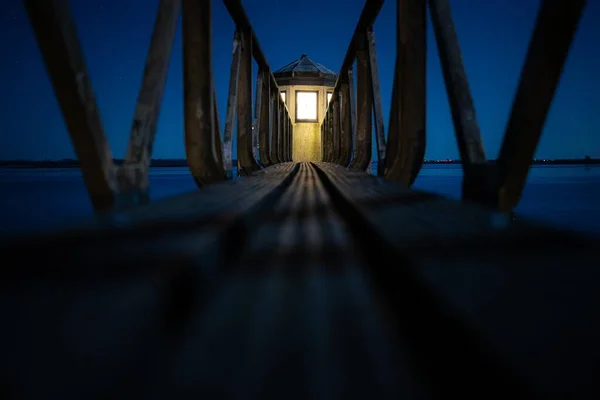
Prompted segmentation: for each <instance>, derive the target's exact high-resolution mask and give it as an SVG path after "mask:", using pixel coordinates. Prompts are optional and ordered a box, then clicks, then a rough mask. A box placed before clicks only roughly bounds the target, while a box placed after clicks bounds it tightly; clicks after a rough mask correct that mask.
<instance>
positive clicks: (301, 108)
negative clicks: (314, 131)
mask: <svg viewBox="0 0 600 400" xmlns="http://www.w3.org/2000/svg"><path fill="white" fill-rule="evenodd" d="M317 99H318V92H307V91H296V121H317V104H318V103H317Z"/></svg>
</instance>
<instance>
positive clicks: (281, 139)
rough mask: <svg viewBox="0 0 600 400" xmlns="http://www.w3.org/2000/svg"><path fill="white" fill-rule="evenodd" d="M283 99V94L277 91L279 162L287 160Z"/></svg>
mask: <svg viewBox="0 0 600 400" xmlns="http://www.w3.org/2000/svg"><path fill="white" fill-rule="evenodd" d="M283 107H284V106H283V100H282V99H281V94H280V93H279V92H278V93H277V159H278V160H279V162H285V156H284V154H283V146H284V140H285V139H284V137H283V115H284V114H283V113H284V108H283Z"/></svg>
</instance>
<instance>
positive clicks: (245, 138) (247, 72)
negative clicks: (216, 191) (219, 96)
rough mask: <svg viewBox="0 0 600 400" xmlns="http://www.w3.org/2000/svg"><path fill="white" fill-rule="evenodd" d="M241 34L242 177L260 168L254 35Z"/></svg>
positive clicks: (239, 155)
mask: <svg viewBox="0 0 600 400" xmlns="http://www.w3.org/2000/svg"><path fill="white" fill-rule="evenodd" d="M238 31H240V32H241V43H242V48H241V56H240V57H241V60H240V75H239V83H238V98H237V100H238V101H237V159H238V168H239V169H238V172H239V174H240V175H250V174H252V172H254V171H258V170H259V169H260V166H259V165H258V163H257V162H256V159H255V158H254V155H253V152H252V144H253V143H252V35H251V30H249V29H245V30H242V29H239V28H238Z"/></svg>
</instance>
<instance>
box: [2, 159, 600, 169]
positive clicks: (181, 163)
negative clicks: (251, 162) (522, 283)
mask: <svg viewBox="0 0 600 400" xmlns="http://www.w3.org/2000/svg"><path fill="white" fill-rule="evenodd" d="M114 161H115V164H116V165H121V164H123V160H114ZM492 161H493V160H492ZM461 163H462V162H461V161H460V160H426V161H425V162H424V164H435V165H450V164H461ZM236 164H237V160H233V165H236ZM532 164H534V165H598V164H600V158H580V159H560V160H533V162H532ZM150 166H151V167H153V168H176V167H179V168H181V167H187V166H188V164H187V160H180V159H173V160H170V159H162V160H160V159H159V160H152V162H151V164H150ZM0 167H2V168H23V169H31V168H40V169H41V168H79V161H77V160H74V159H65V160H45V161H31V160H5V161H1V160H0Z"/></svg>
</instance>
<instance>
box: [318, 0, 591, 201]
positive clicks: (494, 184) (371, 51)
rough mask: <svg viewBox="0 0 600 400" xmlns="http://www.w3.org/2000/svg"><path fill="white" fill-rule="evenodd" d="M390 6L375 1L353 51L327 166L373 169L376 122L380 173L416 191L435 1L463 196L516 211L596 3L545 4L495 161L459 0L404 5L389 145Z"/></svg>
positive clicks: (335, 106) (334, 104) (329, 116)
mask: <svg viewBox="0 0 600 400" xmlns="http://www.w3.org/2000/svg"><path fill="white" fill-rule="evenodd" d="M383 3H384V1H383V0H367V1H366V3H365V6H364V9H363V11H362V14H361V16H360V19H359V22H358V24H357V26H356V30H355V32H354V34H353V36H352V39H351V41H350V45H349V46H348V51H347V53H346V57H345V58H344V62H343V64H342V67H341V70H340V73H339V78H338V82H337V83H336V85H335V90H334V92H333V95H332V100H331V102H330V104H329V107H328V110H327V112H326V115H325V118H324V120H323V125H322V150H323V151H322V154H323V161H327V162H334V163H337V164H340V165H343V166H349V167H350V168H356V169H360V170H366V169H367V167H368V166H369V163H370V161H371V157H372V155H371V147H372V128H373V127H372V121H374V122H375V126H374V128H375V129H374V133H375V134H374V136H375V140H376V149H377V152H376V153H377V154H376V157H375V158H376V160H377V162H378V175H379V176H383V177H385V178H387V179H391V180H395V181H399V182H402V183H403V184H405V185H408V186H410V185H412V183H413V182H414V180H415V178H416V177H417V175H418V173H419V171H420V169H421V166H422V164H423V161H424V156H425V147H426V128H425V121H426V102H425V93H426V79H425V75H426V7H427V5H429V10H430V15H431V22H432V24H433V31H434V34H435V39H436V42H437V48H438V53H439V59H440V62H441V66H442V73H443V76H444V82H445V86H446V91H447V94H448V102H449V104H450V110H451V113H452V121H453V124H454V131H455V135H456V141H457V145H458V150H459V154H460V158H461V160H462V168H463V172H464V178H463V189H462V193H463V194H462V196H463V199H465V200H470V201H475V202H479V203H482V204H486V205H488V206H492V207H494V208H498V209H500V210H502V211H510V210H512V209H513V208H514V207H515V206H516V205H517V204H518V202H519V200H520V197H521V193H522V191H523V187H524V186H525V181H526V179H527V174H528V172H529V167H530V165H531V161H532V159H533V158H534V155H535V150H536V148H537V144H538V142H539V140H540V136H541V133H542V129H543V126H544V123H545V120H546V116H547V113H548V110H549V108H550V104H551V102H552V98H553V96H554V92H555V89H556V86H557V84H558V82H559V79H560V76H561V73H562V68H563V65H564V62H565V60H566V58H567V55H568V52H569V47H570V44H571V41H572V39H573V35H574V33H575V31H576V28H577V25H578V23H579V19H580V17H581V15H582V12H583V9H584V6H585V3H586V1H585V0H575V1H559V0H543V1H542V4H541V7H540V10H539V12H538V15H537V21H536V24H535V29H534V31H533V35H532V37H531V40H530V43H529V48H528V51H527V55H526V58H525V63H524V65H523V69H522V72H521V77H520V81H519V85H518V89H517V93H516V95H515V98H514V102H513V105H512V110H511V113H510V117H509V119H508V122H507V125H506V130H505V134H504V139H503V143H502V147H501V150H500V153H499V155H498V157H497V160H496V161H495V162H494V161H489V160H488V159H487V158H486V153H485V150H484V146H483V142H482V139H481V135H480V130H479V125H478V123H477V117H476V113H475V107H474V101H473V98H472V96H471V91H470V89H469V83H468V80H467V74H466V71H465V67H464V65H463V61H462V56H461V51H460V46H459V42H458V37H457V34H456V31H455V28H454V21H453V19H452V14H451V10H450V4H449V3H450V2H449V0H429V1H427V2H426V1H423V0H397V1H396V4H397V7H396V63H395V73H394V86H393V90H392V96H391V98H392V101H391V110H390V120H389V124H388V126H387V129H388V135H387V142H386V136H385V133H384V124H383V110H382V106H381V92H380V87H379V76H378V67H377V55H376V46H375V34H374V31H373V24H374V22H375V20H376V18H377V15H378V13H379V11H380V9H381V7H382V5H383ZM355 62H356V71H354V67H353V65H354V63H355ZM355 80H356V88H354V81H355ZM355 90H356V99H354V91H355ZM353 150H354V151H353Z"/></svg>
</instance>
